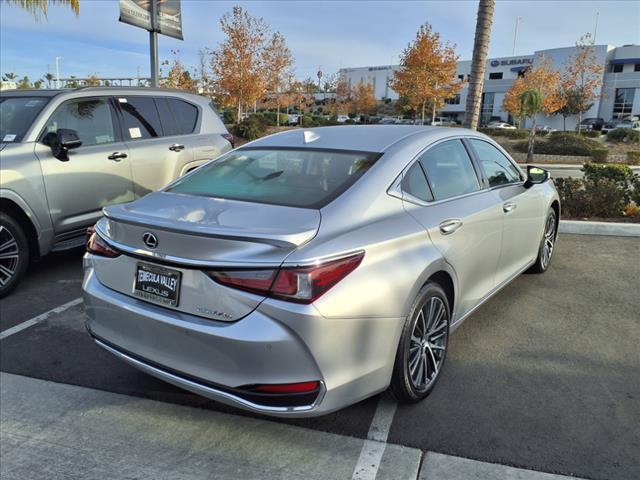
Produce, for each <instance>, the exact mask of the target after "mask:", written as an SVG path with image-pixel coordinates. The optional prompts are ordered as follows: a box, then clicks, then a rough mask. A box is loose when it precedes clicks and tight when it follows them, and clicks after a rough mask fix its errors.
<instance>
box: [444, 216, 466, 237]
mask: <svg viewBox="0 0 640 480" xmlns="http://www.w3.org/2000/svg"><path fill="white" fill-rule="evenodd" d="M439 226H440V231H441V232H442V234H443V235H451V234H452V233H453V232H455V231H456V230H458V229H459V228H460V227H462V220H458V219H456V218H452V219H450V220H445V221H443V222H442V223H440V225H439Z"/></svg>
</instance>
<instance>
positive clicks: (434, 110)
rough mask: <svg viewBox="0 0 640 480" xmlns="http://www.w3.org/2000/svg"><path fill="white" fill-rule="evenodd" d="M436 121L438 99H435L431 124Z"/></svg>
mask: <svg viewBox="0 0 640 480" xmlns="http://www.w3.org/2000/svg"><path fill="white" fill-rule="evenodd" d="M435 121H436V99H435V98H434V99H433V108H432V109H431V125H433V122H435Z"/></svg>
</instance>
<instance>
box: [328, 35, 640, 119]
mask: <svg viewBox="0 0 640 480" xmlns="http://www.w3.org/2000/svg"><path fill="white" fill-rule="evenodd" d="M593 49H594V56H595V58H596V61H597V62H599V63H600V64H601V65H602V66H603V67H604V71H603V74H602V86H601V88H600V91H599V92H598V98H597V99H596V100H595V101H594V102H593V106H592V107H591V108H590V109H589V111H588V112H586V113H585V114H583V118H589V117H600V118H603V119H604V120H605V121H609V120H611V119H613V118H621V117H626V116H629V115H638V116H640V45H625V46H622V47H613V46H611V45H594V47H593ZM576 50H577V49H576V47H566V48H554V49H550V50H540V51H536V52H534V53H533V54H532V55H520V56H515V57H501V58H491V59H489V60H487V68H486V72H485V80H484V90H483V92H484V93H483V94H482V109H481V123H483V124H486V123H488V122H489V121H490V120H498V119H500V120H503V121H513V119H512V118H511V117H510V115H509V114H508V113H507V112H504V111H503V110H502V100H503V99H504V95H505V93H506V92H507V91H508V90H509V88H510V87H511V85H512V83H513V82H514V80H515V79H517V78H518V77H519V76H522V75H523V74H524V73H525V72H526V70H527V69H528V68H531V67H532V66H534V65H536V64H537V63H538V62H540V61H541V59H542V58H545V59H547V60H549V61H550V62H551V64H552V66H553V68H555V69H558V70H562V69H564V68H565V67H566V64H567V62H568V61H569V59H570V58H571V57H572V56H574V55H575V54H576ZM398 68H399V66H398V65H385V66H374V67H360V68H343V69H341V70H340V72H339V75H340V76H341V78H343V79H344V80H345V81H346V82H347V83H349V84H350V85H355V84H356V83H358V82H360V81H362V82H365V83H368V84H372V85H373V89H374V92H375V95H376V97H377V98H378V99H384V98H390V99H392V100H395V99H397V98H398V94H397V93H396V92H394V91H393V90H392V89H391V88H390V87H389V82H390V80H391V79H392V78H393V72H394V71H395V70H397V69H398ZM470 72H471V61H470V60H465V61H461V62H458V66H457V69H456V75H457V76H458V78H459V79H461V80H468V79H469V74H470ZM467 90H468V87H467V86H466V85H465V87H463V89H462V90H461V92H460V93H459V94H458V95H456V96H455V97H454V98H452V99H448V100H447V101H446V105H445V106H444V108H443V109H442V110H440V111H439V112H438V115H439V116H444V117H450V118H452V119H454V120H457V121H462V120H463V118H464V110H465V104H466V98H467ZM537 121H538V123H539V124H542V125H548V126H549V127H551V128H557V129H561V128H562V123H563V119H562V116H560V115H552V116H540V117H539V118H538V119H537ZM576 123H577V117H569V118H567V129H573V128H575V125H576Z"/></svg>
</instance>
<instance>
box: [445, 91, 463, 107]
mask: <svg viewBox="0 0 640 480" xmlns="http://www.w3.org/2000/svg"><path fill="white" fill-rule="evenodd" d="M444 103H446V104H447V105H460V94H459V93H456V94H455V95H454V96H453V97H451V98H446V99H445V101H444Z"/></svg>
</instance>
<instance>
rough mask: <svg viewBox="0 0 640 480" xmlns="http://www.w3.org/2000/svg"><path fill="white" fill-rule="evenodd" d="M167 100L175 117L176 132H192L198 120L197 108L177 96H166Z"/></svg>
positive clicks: (182, 133)
mask: <svg viewBox="0 0 640 480" xmlns="http://www.w3.org/2000/svg"><path fill="white" fill-rule="evenodd" d="M167 101H168V102H169V106H170V107H171V110H172V111H173V116H174V117H175V119H176V124H177V127H178V134H179V135H185V134H187V133H193V131H194V130H195V129H196V123H197V122H198V108H197V107H196V106H195V105H191V104H190V103H187V102H185V101H184V100H178V99H177V98H168V99H167Z"/></svg>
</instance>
